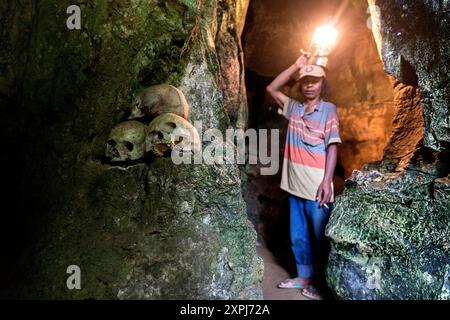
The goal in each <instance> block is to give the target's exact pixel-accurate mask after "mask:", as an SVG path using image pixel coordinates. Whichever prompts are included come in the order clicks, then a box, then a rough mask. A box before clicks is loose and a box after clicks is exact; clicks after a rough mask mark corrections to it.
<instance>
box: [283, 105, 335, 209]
mask: <svg viewBox="0 0 450 320" xmlns="http://www.w3.org/2000/svg"><path fill="white" fill-rule="evenodd" d="M283 115H284V116H285V117H286V118H287V119H288V120H289V124H288V130H287V134H286V144H285V148H284V159H283V169H282V175H281V185H280V188H281V189H283V190H285V191H287V192H289V193H290V194H293V195H296V196H298V197H301V198H304V199H309V200H316V194H317V190H318V189H319V186H320V184H321V183H322V180H323V178H324V176H325V162H326V147H327V146H328V145H330V144H332V143H342V141H341V138H340V136H339V118H338V115H337V111H336V106H335V105H334V104H332V103H329V102H326V101H323V100H322V99H321V100H320V102H319V104H318V105H317V106H316V107H315V109H314V111H312V112H309V113H305V107H304V105H303V104H302V103H300V102H298V101H296V100H294V99H291V98H288V100H287V101H286V103H285V105H284V107H283ZM331 188H332V195H331V200H330V202H334V185H333V183H331Z"/></svg>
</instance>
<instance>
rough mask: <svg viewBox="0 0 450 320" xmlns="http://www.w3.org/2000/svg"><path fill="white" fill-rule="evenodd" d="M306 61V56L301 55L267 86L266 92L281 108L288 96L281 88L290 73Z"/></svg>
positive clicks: (296, 70)
mask: <svg viewBox="0 0 450 320" xmlns="http://www.w3.org/2000/svg"><path fill="white" fill-rule="evenodd" d="M307 62H308V60H307V58H306V57H305V56H304V55H302V56H301V57H300V58H298V59H297V61H295V63H294V64H293V65H292V66H290V67H289V68H287V69H286V70H284V71H283V72H282V73H280V74H279V75H278V76H277V77H276V78H275V79H274V80H273V81H272V83H271V84H269V85H268V86H267V88H266V90H267V92H269V93H270V95H271V96H272V97H273V98H274V99H275V101H276V102H277V104H278V105H279V106H280V107H281V108H283V106H284V105H285V103H286V101H287V99H288V96H286V95H285V94H284V93H283V92H281V88H282V87H283V86H284V85H285V84H286V83H287V82H288V81H289V79H290V78H291V77H292V75H293V74H294V73H296V72H298V71H299V70H300V69H301V68H303V67H304V66H305V65H306V64H307Z"/></svg>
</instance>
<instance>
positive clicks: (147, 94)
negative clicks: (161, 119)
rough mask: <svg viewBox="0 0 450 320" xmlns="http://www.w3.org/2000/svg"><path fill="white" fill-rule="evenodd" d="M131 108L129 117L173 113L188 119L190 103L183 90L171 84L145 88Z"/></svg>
mask: <svg viewBox="0 0 450 320" xmlns="http://www.w3.org/2000/svg"><path fill="white" fill-rule="evenodd" d="M130 110H131V115H130V116H129V117H128V119H136V118H142V117H144V116H145V115H149V116H151V117H152V118H154V117H156V116H159V115H160V114H162V113H173V114H176V115H179V116H180V117H183V118H184V119H187V118H188V115H189V105H188V103H187V101H186V98H185V96H184V94H183V92H181V91H180V90H179V89H178V88H175V87H174V86H171V85H169V84H160V85H155V86H151V87H149V88H147V89H145V90H144V91H142V92H141V93H140V94H139V95H138V96H137V97H136V99H134V101H133V103H132V104H131V106H130Z"/></svg>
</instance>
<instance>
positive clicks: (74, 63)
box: [0, 0, 262, 299]
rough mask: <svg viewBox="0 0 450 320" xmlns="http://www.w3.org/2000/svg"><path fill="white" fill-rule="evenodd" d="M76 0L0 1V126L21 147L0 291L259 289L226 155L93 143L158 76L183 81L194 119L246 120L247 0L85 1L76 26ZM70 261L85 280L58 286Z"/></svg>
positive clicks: (11, 164)
mask: <svg viewBox="0 0 450 320" xmlns="http://www.w3.org/2000/svg"><path fill="white" fill-rule="evenodd" d="M70 4H71V3H70V1H53V0H45V1H20V2H18V1H2V3H1V4H0V21H1V24H2V28H1V34H0V43H1V48H2V50H1V54H0V63H1V74H0V98H1V105H2V108H1V112H2V118H1V122H2V125H1V128H2V133H3V136H4V137H5V138H6V141H8V144H9V145H11V146H14V147H15V152H14V153H7V154H2V158H1V161H2V168H3V170H4V171H5V174H6V175H5V177H6V181H5V183H6V184H8V185H9V186H10V188H9V190H10V191H9V193H8V194H6V195H5V201H8V202H11V203H12V212H11V215H9V217H8V218H7V220H6V224H4V225H2V228H3V231H5V232H4V233H3V234H2V240H9V243H10V244H11V243H13V244H14V245H13V246H12V248H11V245H6V244H5V245H4V247H5V249H7V250H8V247H9V251H6V252H7V253H8V255H7V256H6V257H5V258H6V259H5V261H8V263H6V264H4V265H3V266H2V268H4V271H5V273H2V280H1V281H2V296H7V297H20V298H68V299H70V298H79V299H86V298H120V299H127V298H135V299H175V298H176V299H191V298H192V299H201V298H209V299H231V298H233V299H240V298H246V299H252V298H261V297H262V293H261V288H260V285H261V280H262V261H261V259H260V258H259V257H258V256H257V254H256V249H255V247H256V233H255V231H254V229H253V228H252V226H251V225H250V224H249V223H248V221H247V218H246V212H245V211H246V210H245V203H244V201H243V198H242V194H241V181H240V179H239V172H238V170H237V167H236V166H235V165H221V164H217V165H214V166H208V165H206V164H202V165H196V166H189V165H178V166H177V165H175V164H173V163H172V161H171V160H170V158H160V159H156V160H152V161H151V162H147V163H139V164H133V165H125V166H112V165H111V164H109V163H107V162H105V161H104V160H105V159H104V157H103V155H104V151H105V146H106V140H107V138H108V134H109V131H110V130H111V128H112V127H113V126H114V125H115V124H117V123H118V122H119V121H120V119H121V116H122V114H123V110H124V109H125V108H126V107H127V106H128V105H129V103H130V102H131V101H132V98H133V96H134V95H135V94H136V93H138V92H139V91H140V90H141V89H143V88H145V87H147V86H150V85H153V84H159V83H164V82H167V83H170V84H173V85H175V86H178V87H179V88H180V89H181V90H182V91H183V92H184V94H185V95H186V98H187V101H188V103H189V104H190V109H191V113H190V115H189V120H190V121H191V122H193V121H195V120H202V121H203V128H202V129H206V128H218V129H219V130H221V131H224V130H225V129H226V128H228V127H240V126H243V124H244V123H245V121H246V120H245V119H246V113H247V111H246V108H247V105H246V103H245V90H244V84H243V63H242V53H241V49H240V30H242V27H243V19H244V17H245V12H246V8H247V6H248V1H246V0H242V1H234V0H229V1H228V0H221V1H202V0H199V1H194V0H180V1H159V0H130V1H106V0H105V1H84V2H83V3H82V4H80V8H81V14H82V20H81V21H82V26H81V30H72V31H71V30H68V29H67V28H66V19H67V18H68V14H66V8H67V7H68V6H69V5H70ZM225 89H226V90H227V94H224V92H223V90H225ZM8 230H10V231H8ZM19 230H20V231H19ZM3 243H5V242H2V244H3ZM69 265H78V266H79V267H80V268H81V272H82V273H81V274H82V277H81V290H68V289H67V287H66V278H67V277H68V274H67V273H66V270H67V267H68V266H69Z"/></svg>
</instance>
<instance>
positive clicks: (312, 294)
mask: <svg viewBox="0 0 450 320" xmlns="http://www.w3.org/2000/svg"><path fill="white" fill-rule="evenodd" d="M302 295H304V296H305V297H307V298H309V299H313V300H323V298H322V296H321V295H320V294H319V291H318V290H317V289H316V288H315V287H313V286H309V287H307V288H304V289H303V290H302Z"/></svg>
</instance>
